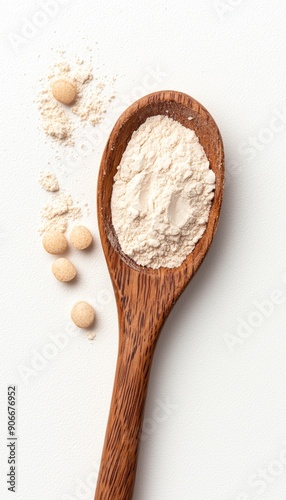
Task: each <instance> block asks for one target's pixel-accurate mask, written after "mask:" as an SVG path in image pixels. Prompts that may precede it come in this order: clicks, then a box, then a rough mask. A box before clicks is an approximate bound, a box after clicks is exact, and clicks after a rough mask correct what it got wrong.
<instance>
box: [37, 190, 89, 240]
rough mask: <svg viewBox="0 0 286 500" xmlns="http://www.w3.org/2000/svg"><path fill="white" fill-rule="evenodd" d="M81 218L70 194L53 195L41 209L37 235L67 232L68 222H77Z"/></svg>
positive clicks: (79, 210)
mask: <svg viewBox="0 0 286 500" xmlns="http://www.w3.org/2000/svg"><path fill="white" fill-rule="evenodd" d="M81 217H82V210H81V208H80V207H79V206H78V205H75V204H74V202H73V199H72V197H71V195H70V194H67V193H61V194H57V195H54V196H53V197H52V199H51V200H50V201H49V202H48V203H46V204H45V205H44V207H43V208H42V211H41V219H42V225H41V226H40V228H39V233H40V234H43V233H45V232H46V231H60V232H61V233H64V232H65V231H66V230H67V227H68V221H69V220H79V219H81Z"/></svg>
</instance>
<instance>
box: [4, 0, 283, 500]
mask: <svg viewBox="0 0 286 500" xmlns="http://www.w3.org/2000/svg"><path fill="white" fill-rule="evenodd" d="M59 3H61V4H62V5H61V6H60V8H59V12H58V13H57V14H56V15H54V16H51V15H49V17H48V21H47V23H46V25H45V26H44V27H42V28H38V29H37V32H36V33H33V36H31V38H30V39H29V40H26V42H25V43H22V44H20V46H19V51H15V50H14V49H13V47H12V45H11V41H9V38H8V36H9V34H10V35H11V33H14V34H15V33H16V34H18V35H19V36H22V35H21V30H22V29H23V26H24V24H25V22H26V20H27V19H28V20H31V19H32V18H33V16H35V15H36V18H35V19H36V20H39V17H37V16H38V12H39V11H41V9H42V7H41V6H40V4H41V2H40V1H39V2H35V1H34V0H26V1H25V2H20V0H17V1H16V0H15V1H14V2H6V4H5V7H3V6H2V10H1V52H0V57H1V68H2V71H1V126H2V132H1V146H0V150H1V167H0V168H1V183H0V190H1V192H0V199H1V205H2V210H1V214H2V216H1V224H0V236H1V242H0V255H1V363H0V371H1V378H0V380H1V392H0V448H1V454H0V498H1V500H2V499H4V500H6V499H8V498H10V497H12V493H10V494H8V492H7V490H6V484H5V475H6V472H7V464H6V456H7V453H6V411H7V410H6V390H7V385H8V384H9V383H14V384H17V385H18V391H19V407H18V420H19V426H18V435H19V442H18V446H19V453H18V476H19V477H18V492H17V493H16V494H15V495H14V498H16V499H17V500H36V499H39V498H41V500H75V499H76V500H83V499H86V500H92V498H93V489H94V481H95V477H94V476H95V470H96V468H97V466H98V463H99V460H100V454H101V448H102V443H103V438H104V431H105V426H106V420H107V415H108V408H109V401H110V396H111V389H112V382H113V376H114V370H115V361H116V351H117V318H116V310H115V302H114V299H113V295H112V291H111V286H110V281H109V276H108V273H107V270H106V266H105V262H104V259H103V255H102V252H101V249H100V244H99V241H98V231H97V226H96V214H95V190H96V178H97V171H98V164H99V159H100V156H101V153H102V149H103V146H104V142H105V140H106V138H107V135H108V132H109V131H110V128H111V125H112V123H113V122H114V120H115V118H116V117H117V116H118V114H119V109H118V108H119V107H121V109H123V108H124V107H126V105H127V104H129V102H130V101H132V100H134V99H135V98H137V97H140V96H141V95H143V94H146V93H148V92H150V91H152V90H157V89H163V88H165V89H166V88H169V89H170V88H173V89H177V90H182V91H185V92H187V93H189V94H191V95H192V96H194V97H195V98H196V99H198V100H199V101H200V102H202V103H203V104H204V105H205V106H206V107H207V108H208V109H209V111H210V112H211V113H212V114H213V116H214V117H215V119H216V121H217V123H218V125H219V127H220V129H221V132H222V136H223V139H224V144H225V151H226V165H227V170H228V176H227V185H226V192H225V199H224V205H223V212H222V217H221V222H220V225H219V229H218V233H217V235H216V238H215V241H214V243H213V246H212V248H211V250H210V252H209V254H208V256H207V258H206V260H205V262H204V264H203V265H202V267H201V269H200V270H199V272H198V274H197V275H196V277H195V279H194V280H193V282H192V283H191V284H190V286H189V287H188V289H187V290H186V292H185V293H184V295H183V296H182V297H181V298H180V300H179V302H178V303H177V305H176V306H175V308H174V310H173V311H172V314H171V316H170V318H169V320H168V322H167V324H166V326H165V328H164V331H163V333H162V336H161V338H160V341H159V344H158V347H157V352H156V355H155V359H154V366H153V370H152V376H151V380H150V390H149V395H148V402H147V407H146V417H147V419H148V420H146V422H145V426H144V429H145V431H144V433H143V440H142V445H141V453H140V459H139V464H138V475H137V481H136V487H135V492H134V500H155V499H156V500H174V499H176V500H177V499H178V500H191V499H196V500H246V499H251V500H252V499H255V498H258V493H259V492H260V491H261V492H262V494H261V496H260V498H262V499H264V500H284V499H285V490H286V460H285V450H286V426H285V411H286V396H285V377H286V363H285V358H286V341H285V333H286V327H285V302H284V303H282V304H275V305H273V306H272V308H271V309H272V311H270V313H271V314H268V317H267V318H265V317H264V318H262V316H261V315H260V316H259V315H257V311H258V305H257V303H255V302H256V301H259V302H261V301H263V300H266V299H267V300H269V299H271V300H273V298H274V299H275V297H273V292H274V290H275V289H280V290H281V292H282V298H283V299H285V298H286V274H285V272H286V265H285V251H286V240H285V229H286V227H285V185H286V184H285V181H286V174H285V150H286V146H285V144H286V143H285V126H286V114H285V113H286V107H285V106H286V104H285V99H284V97H285V77H286V75H285V17H286V7H285V2H283V0H273V2H272V3H271V4H270V3H269V2H267V1H266V0H259V1H258V0H252V1H243V0H241V1H239V0H221V1H220V2H219V1H216V2H215V1H212V0H201V1H200V2H187V1H186V0H185V1H179V2H178V1H177V2H175V1H163V0H161V1H156V0H152V1H151V0H147V1H145V2H144V5H143V2H141V3H139V2H138V1H137V2H128V1H127V0H126V1H121V2H120V1H119V2H118V1H115V0H113V1H109V2H94V1H93V0H81V1H79V0H70V1H65V2H64V1H63V0H62V1H61V2H58V4H59ZM219 5H220V6H221V7H220V8H221V9H222V6H225V13H224V14H223V15H221V16H220V15H219V11H218V9H219V7H218V6H219ZM83 36H86V37H87V41H88V42H89V44H90V45H94V44H95V42H98V45H97V47H98V54H99V55H98V59H99V61H100V62H101V63H105V67H104V70H105V72H106V73H110V74H113V73H118V75H119V77H118V79H117V82H116V90H117V93H118V99H117V110H114V111H113V112H110V114H109V115H108V116H107V118H106V127H105V129H104V131H103V133H101V134H99V135H100V140H99V141H98V143H97V144H96V145H95V146H94V147H93V151H92V152H89V153H88V154H87V156H86V157H84V158H83V159H82V160H80V161H77V162H76V166H75V167H74V168H72V169H71V168H70V167H67V166H66V167H65V168H64V169H63V170H62V179H61V180H62V184H64V185H65V186H66V187H67V188H68V189H69V190H70V191H72V193H74V194H75V196H78V197H79V198H80V199H87V201H88V203H89V206H90V208H91V213H90V216H89V217H87V218H86V219H85V222H86V224H87V225H88V226H89V227H91V228H92V229H93V232H94V235H95V239H96V245H95V248H94V251H93V252H89V253H88V254H84V255H81V254H79V253H77V254H74V256H73V261H74V263H75V264H76V265H77V267H78V270H79V280H78V282H77V283H76V284H74V285H71V286H63V285H62V284H61V283H57V282H55V280H54V279H53V277H52V275H51V273H50V270H49V266H50V264H51V261H52V257H51V256H49V255H46V254H45V253H44V252H43V251H42V248H41V243H40V240H39V237H38V235H37V227H38V212H39V209H40V207H41V205H42V204H43V202H44V201H45V200H46V199H47V196H49V194H48V193H45V192H42V191H41V189H40V187H39V186H38V183H37V177H38V174H39V172H40V171H41V170H42V169H45V168H46V167H47V163H48V161H50V162H51V165H54V166H55V168H57V169H58V168H59V167H60V165H62V164H64V165H67V162H66V160H64V153H63V152H61V153H60V155H61V157H62V158H63V159H62V161H59V160H56V151H55V149H54V148H53V147H52V145H51V143H50V142H47V143H45V142H44V136H43V134H42V132H41V131H40V130H39V129H38V128H37V127H38V112H37V109H36V105H35V104H34V103H33V99H34V98H35V92H36V90H35V89H36V87H37V79H38V77H39V76H40V75H41V74H42V73H44V72H45V70H46V67H47V65H48V64H49V63H50V62H51V61H52V52H51V47H56V46H57V45H58V44H60V45H61V46H63V47H65V46H66V45H68V46H69V50H70V53H71V54H73V53H74V52H75V51H77V52H80V53H83V52H84V50H85V47H86V45H87V41H86V40H83V39H82V37H83ZM10 38H11V37H10ZM38 55H40V56H41V57H40V58H38ZM154 72H157V76H156V81H155V78H154ZM279 117H280V118H279ZM281 117H282V120H281ZM78 299H83V300H89V301H91V303H92V304H94V306H95V309H96V310H97V311H98V323H97V328H96V333H97V336H96V340H95V341H94V342H90V341H88V340H87V339H86V337H85V335H84V334H81V333H79V334H77V335H70V334H69V333H68V332H69V330H68V328H69V325H70V323H69V319H68V317H69V310H70V306H71V304H72V303H73V302H74V301H76V300H78ZM268 306H269V303H268ZM255 311H256V315H254V314H253V313H254V312H255ZM249 315H251V317H250V319H251V321H258V322H261V325H260V326H259V327H258V326H256V327H248V335H249V336H248V338H245V339H241V338H240V337H238V336H237V335H238V334H237V331H238V330H239V321H240V320H239V318H242V319H243V320H247V318H248V317H249ZM245 328H246V327H245V326H244V330H243V331H242V333H244V334H245V333H246V330H245ZM59 334H65V339H66V346H65V347H63V348H62V349H60V348H57V347H56V348H55V349H54V357H53V359H50V360H46V359H44V366H42V369H39V368H40V367H39V365H38V369H34V372H33V376H31V377H29V378H28V381H27V383H25V381H24V380H23V377H21V374H20V372H19V367H21V366H22V367H23V366H26V367H28V368H31V363H32V362H33V360H35V356H37V355H39V354H42V353H43V352H44V353H47V352H51V351H49V348H50V349H51V347H50V346H49V347H47V345H48V344H51V343H52V344H54V342H55V340H54V339H55V337H53V339H52V340H51V338H50V337H51V335H54V336H55V335H56V336H59ZM229 334H232V335H234V336H236V337H235V338H236V339H240V340H239V343H237V344H235V345H234V348H233V352H231V351H230V350H229V348H228V346H227V343H226V341H225V338H224V336H226V335H229ZM240 335H241V331H240ZM166 401H167V402H168V401H169V406H168V408H167V410H166V408H165V409H164V408H162V406H164V404H165V403H166ZM170 405H172V407H170ZM159 420H160V422H159ZM283 461H284V463H283ZM259 474H262V475H264V479H260V482H258V475H259ZM265 474H266V475H265ZM80 481H81V485H82V490H79V486H78V485H79V484H80ZM250 481H252V482H250Z"/></svg>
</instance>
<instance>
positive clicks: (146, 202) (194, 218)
mask: <svg viewBox="0 0 286 500" xmlns="http://www.w3.org/2000/svg"><path fill="white" fill-rule="evenodd" d="M214 189H215V174H214V172H213V171H212V170H211V169H210V168H209V161H208V159H207V157H206V154H205V152H204V149H203V147H202V146H201V144H200V143H199V139H198V137H197V136H196V134H195V132H194V131H193V130H190V129H188V128H186V127H183V126H182V125H181V124H180V123H179V122H177V121H175V120H173V119H172V118H169V117H167V116H161V115H157V116H152V117H150V118H148V119H147V120H146V122H145V123H143V124H142V125H141V126H140V127H139V128H138V130H136V131H135V132H134V133H133V135H132V137H131V140H130V141H129V143H128V145H127V148H126V150H125V152H124V154H123V156H122V159H121V162H120V165H119V166H118V171H117V173H116V175H115V177H114V185H113V192H112V199H111V210H112V223H113V226H114V229H115V232H116V234H117V236H118V240H119V243H120V246H121V248H122V250H123V252H124V253H125V254H127V255H128V256H129V257H131V258H132V259H133V260H134V261H135V262H137V264H140V265H142V266H147V267H151V268H154V269H157V268H159V267H169V268H173V267H177V266H179V265H180V264H181V263H182V262H183V260H184V259H185V258H186V256H187V255H188V254H189V253H191V252H192V251H193V249H194V247H195V245H196V243H197V242H198V240H199V239H200V238H201V237H202V235H203V233H204V232H205V229H206V225H207V221H208V217H209V212H210V208H211V204H212V199H213V197H214V192H213V191H214Z"/></svg>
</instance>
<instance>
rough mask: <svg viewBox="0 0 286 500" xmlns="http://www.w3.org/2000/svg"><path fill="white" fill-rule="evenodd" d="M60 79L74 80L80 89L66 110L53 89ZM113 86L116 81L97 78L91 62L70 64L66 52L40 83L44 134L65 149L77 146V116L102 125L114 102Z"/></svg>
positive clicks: (39, 101) (92, 123) (75, 61)
mask: <svg viewBox="0 0 286 500" xmlns="http://www.w3.org/2000/svg"><path fill="white" fill-rule="evenodd" d="M59 78H64V79H68V80H71V81H72V82H73V83H74V84H75V86H76V89H77V97H76V100H75V102H74V104H73V105H71V106H63V105H62V104H61V103H59V102H58V101H56V99H55V98H54V96H53V94H52V89H51V86H52V84H53V82H54V81H56V80H57V79H59ZM113 82H114V78H112V79H110V78H107V77H106V76H97V75H95V74H94V70H93V67H92V64H91V63H90V62H86V61H84V60H83V59H81V58H76V59H75V60H73V61H72V62H70V61H67V60H66V58H65V56H64V52H62V53H61V58H60V60H59V61H58V62H56V63H55V64H53V65H52V66H51V67H50V69H49V72H48V74H47V76H46V77H44V78H42V79H41V80H40V83H41V90H40V93H39V95H38V105H39V110H40V114H41V117H42V125H43V129H44V132H45V133H46V134H47V135H48V136H50V137H52V138H53V139H54V140H56V141H57V142H59V143H61V144H63V145H70V146H71V145H73V144H74V131H75V129H76V127H77V123H76V121H75V115H77V117H78V119H79V120H80V121H83V122H85V123H89V124H90V125H92V126H95V125H97V124H98V123H100V122H101V121H102V120H103V118H104V115H105V113H106V111H107V108H108V105H109V103H110V102H111V101H112V99H113V98H114V93H113V92H112V91H111V88H110V85H112V83H113Z"/></svg>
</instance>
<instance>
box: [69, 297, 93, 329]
mask: <svg viewBox="0 0 286 500" xmlns="http://www.w3.org/2000/svg"><path fill="white" fill-rule="evenodd" d="M94 318H95V314H94V310H93V308H92V306H91V305H90V304H88V303H87V302H83V301H81V302H77V303H76V304H75V305H74V306H73V308H72V310H71V319H72V320H73V322H74V324H75V325H76V326H78V327H79V328H89V327H90V326H91V325H92V324H93V322H94Z"/></svg>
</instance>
